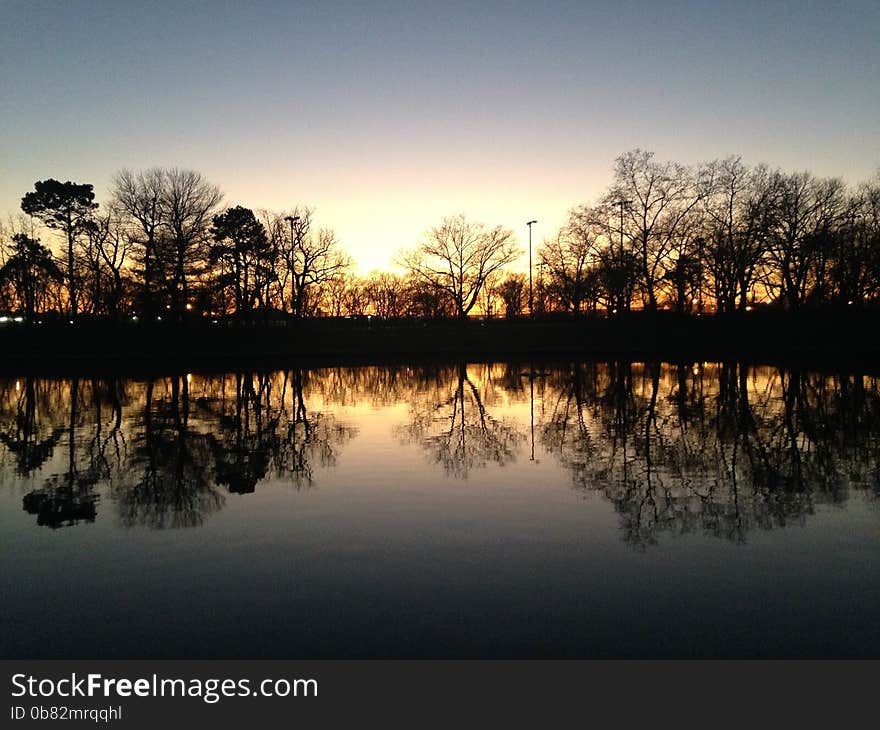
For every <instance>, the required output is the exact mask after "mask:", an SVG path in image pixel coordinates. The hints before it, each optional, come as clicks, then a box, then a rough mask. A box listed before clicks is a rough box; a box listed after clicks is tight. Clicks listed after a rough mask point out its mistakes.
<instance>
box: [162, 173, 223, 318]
mask: <svg viewBox="0 0 880 730" xmlns="http://www.w3.org/2000/svg"><path fill="white" fill-rule="evenodd" d="M163 181H164V184H163V187H162V197H161V209H162V222H163V225H164V226H165V227H166V228H167V230H168V232H169V240H168V250H167V251H165V252H164V257H165V260H166V261H167V262H168V269H169V279H168V286H169V289H170V294H171V306H172V307H173V308H174V310H175V311H176V312H178V313H180V312H182V310H183V309H184V307H185V305H186V304H187V299H188V298H189V293H190V286H191V282H192V279H193V277H194V276H195V275H196V274H197V273H199V270H200V267H201V265H203V264H204V262H205V260H206V258H207V247H208V240H209V238H208V237H209V231H210V227H211V219H212V216H213V214H214V212H215V211H216V210H217V208H218V206H219V205H220V203H221V201H222V200H223V193H221V192H220V189H219V188H218V187H216V186H215V185H212V184H211V183H209V182H208V181H207V180H206V179H205V178H204V177H203V176H202V175H201V173H198V172H195V171H194V170H182V169H180V168H176V167H175V168H171V169H169V170H165V171H164V172H163Z"/></svg>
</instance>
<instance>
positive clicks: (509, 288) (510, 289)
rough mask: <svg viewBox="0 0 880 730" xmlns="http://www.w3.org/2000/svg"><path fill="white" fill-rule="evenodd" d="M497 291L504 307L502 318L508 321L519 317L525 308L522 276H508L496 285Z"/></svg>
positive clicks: (523, 279)
mask: <svg viewBox="0 0 880 730" xmlns="http://www.w3.org/2000/svg"><path fill="white" fill-rule="evenodd" d="M497 290H498V296H499V297H500V298H501V302H502V304H503V306H504V316H505V317H507V318H508V319H513V318H514V317H519V316H521V315H522V313H523V309H524V308H525V298H526V296H525V295H526V277H525V276H524V275H523V274H509V275H508V276H507V278H506V279H505V280H504V281H502V282H501V283H500V284H498V286H497Z"/></svg>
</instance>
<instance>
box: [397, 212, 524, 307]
mask: <svg viewBox="0 0 880 730" xmlns="http://www.w3.org/2000/svg"><path fill="white" fill-rule="evenodd" d="M521 253H522V252H521V250H520V249H519V247H518V246H517V245H516V242H515V241H514V238H513V231H511V230H509V229H507V228H503V227H502V226H495V227H494V228H487V227H486V226H485V225H484V224H482V223H473V222H470V221H468V220H467V219H466V218H465V217H464V216H463V215H459V216H456V217H452V218H444V219H443V221H442V222H441V223H440V225H438V226H436V227H434V228H431V229H429V230H428V231H427V232H426V233H425V237H424V240H423V242H422V243H421V245H420V246H419V247H418V248H416V249H415V250H414V251H411V252H408V253H405V254H404V255H403V257H402V264H403V265H404V266H405V267H406V268H407V269H408V270H409V271H410V272H412V274H413V275H414V276H415V277H417V278H418V279H421V280H422V281H424V282H426V283H428V284H430V285H431V286H432V287H435V288H437V289H439V290H441V291H443V292H446V293H447V294H448V295H449V297H450V298H451V299H452V301H453V302H454V304H455V311H456V315H457V316H458V317H459V318H461V319H464V318H465V317H467V315H468V313H469V312H470V311H471V310H472V309H473V308H474V305H475V304H476V303H477V298H478V297H479V295H480V290H481V289H482V287H483V286H484V285H485V283H486V280H487V279H488V278H489V277H490V276H491V275H492V274H493V273H494V272H495V271H498V270H500V269H501V268H503V267H504V266H507V265H508V264H510V263H512V262H513V261H515V260H516V259H517V258H518V257H519V256H520V255H521Z"/></svg>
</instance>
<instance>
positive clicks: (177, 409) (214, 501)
mask: <svg viewBox="0 0 880 730" xmlns="http://www.w3.org/2000/svg"><path fill="white" fill-rule="evenodd" d="M168 386H169V383H168V382H165V381H163V382H162V384H161V386H160V388H157V385H156V383H154V382H153V381H149V382H148V383H147V385H146V391H145V394H144V405H143V408H142V410H141V412H140V416H139V418H138V419H137V421H136V423H135V428H134V435H133V437H132V448H131V456H130V458H129V460H128V463H127V464H126V472H127V474H128V476H129V478H130V480H129V481H127V482H123V484H121V485H120V488H119V489H117V490H116V502H117V505H118V509H119V516H120V519H121V521H122V524H123V525H125V526H128V527H130V526H133V525H145V526H147V527H152V528H166V527H191V526H194V525H199V524H201V523H202V522H203V521H204V519H205V517H207V516H208V515H210V514H211V513H212V512H215V511H216V510H218V509H220V508H221V507H222V506H223V503H224V498H223V495H222V493H221V492H220V491H219V490H218V489H217V488H216V487H215V485H214V484H213V482H212V480H211V477H210V473H209V471H208V467H209V464H210V455H211V451H210V443H209V438H208V437H207V436H206V435H205V434H203V433H200V432H199V431H197V430H195V429H194V428H192V427H191V424H190V396H189V383H188V379H187V377H180V376H174V377H172V378H170V388H169V387H168Z"/></svg>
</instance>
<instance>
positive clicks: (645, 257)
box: [605, 149, 703, 310]
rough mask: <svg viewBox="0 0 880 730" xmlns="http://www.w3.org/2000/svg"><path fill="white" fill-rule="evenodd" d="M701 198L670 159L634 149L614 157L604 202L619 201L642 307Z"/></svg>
mask: <svg viewBox="0 0 880 730" xmlns="http://www.w3.org/2000/svg"><path fill="white" fill-rule="evenodd" d="M702 197H703V192H702V186H700V185H698V184H697V176H696V175H695V173H694V172H693V171H692V170H691V169H690V168H688V167H686V166H684V165H680V164H678V163H676V162H662V163H661V162H656V161H655V160H654V153H653V152H646V151H644V150H640V149H636V150H632V151H631V152H627V153H626V154H624V155H621V156H620V157H618V158H617V160H616V163H615V168H614V184H613V185H612V187H611V190H610V191H609V193H608V194H607V196H606V198H605V203H606V204H610V205H615V204H618V203H621V202H623V201H626V203H627V204H626V205H624V206H623V211H624V215H623V219H624V231H625V233H626V235H627V236H628V237H629V238H630V240H631V241H632V246H633V250H634V253H635V254H636V256H637V260H638V263H639V267H640V269H641V270H640V272H639V273H640V275H641V279H642V282H641V283H642V286H643V287H644V292H645V297H646V302H645V304H646V306H647V308H648V309H650V310H655V309H656V308H657V294H658V284H659V282H660V280H661V279H662V277H663V275H664V273H665V268H664V266H665V264H666V263H667V261H668V256H669V253H670V251H671V250H672V247H673V244H674V242H675V240H676V237H677V236H678V235H679V234H680V232H681V227H682V224H683V222H684V220H685V218H686V217H687V215H688V214H689V213H690V211H691V210H692V209H693V208H694V206H696V205H697V204H698V203H699V202H700V201H701V200H702Z"/></svg>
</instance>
